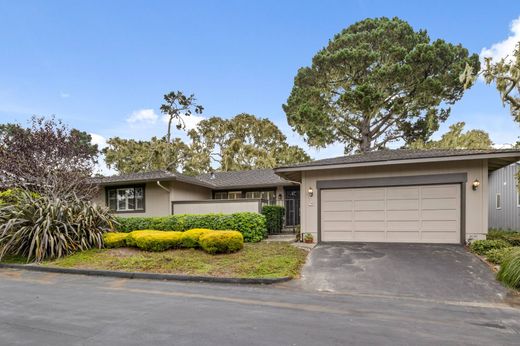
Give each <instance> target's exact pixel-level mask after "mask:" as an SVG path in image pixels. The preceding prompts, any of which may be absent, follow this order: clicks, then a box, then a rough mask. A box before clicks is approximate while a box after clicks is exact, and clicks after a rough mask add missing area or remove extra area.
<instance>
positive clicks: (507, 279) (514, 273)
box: [497, 249, 520, 289]
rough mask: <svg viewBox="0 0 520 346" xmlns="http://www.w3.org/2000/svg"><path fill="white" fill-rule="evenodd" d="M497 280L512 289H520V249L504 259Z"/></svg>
mask: <svg viewBox="0 0 520 346" xmlns="http://www.w3.org/2000/svg"><path fill="white" fill-rule="evenodd" d="M497 279H498V280H500V281H502V282H503V283H504V284H505V285H507V286H509V287H512V288H516V289H518V288H520V249H517V250H515V251H512V252H511V253H510V254H509V255H508V256H507V257H506V258H504V260H503V262H502V265H501V266H500V270H499V271H498V273H497Z"/></svg>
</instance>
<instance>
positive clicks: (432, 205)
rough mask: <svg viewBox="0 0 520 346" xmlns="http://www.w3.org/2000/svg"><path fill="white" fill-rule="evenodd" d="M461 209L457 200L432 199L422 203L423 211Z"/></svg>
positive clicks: (424, 200)
mask: <svg viewBox="0 0 520 346" xmlns="http://www.w3.org/2000/svg"><path fill="white" fill-rule="evenodd" d="M458 207H459V201H458V200H457V199H456V198H434V199H433V198H431V199H423V200H422V203H421V208H422V209H423V210H425V209H426V210H427V209H438V210H443V209H444V210H445V209H454V210H455V209H457V208H458Z"/></svg>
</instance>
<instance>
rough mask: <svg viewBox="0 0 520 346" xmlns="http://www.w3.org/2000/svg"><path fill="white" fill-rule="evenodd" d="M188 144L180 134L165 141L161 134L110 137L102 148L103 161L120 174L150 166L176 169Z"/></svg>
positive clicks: (182, 159)
mask: <svg viewBox="0 0 520 346" xmlns="http://www.w3.org/2000/svg"><path fill="white" fill-rule="evenodd" d="M188 151H189V148H188V146H187V145H186V144H185V143H184V142H182V140H181V139H180V138H175V139H174V140H173V142H171V143H170V142H167V141H166V139H165V138H157V137H152V139H151V140H149V141H138V140H134V139H123V138H119V137H113V138H110V139H109V140H108V141H107V147H106V148H104V149H103V150H102V152H103V154H104V155H105V163H106V164H107V166H108V167H109V168H113V169H115V170H117V171H118V172H119V173H121V174H126V173H137V172H147V171H154V170H169V171H177V170H179V169H182V167H183V165H184V160H185V157H186V155H187V154H188Z"/></svg>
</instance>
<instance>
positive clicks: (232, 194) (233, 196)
mask: <svg viewBox="0 0 520 346" xmlns="http://www.w3.org/2000/svg"><path fill="white" fill-rule="evenodd" d="M240 198H242V192H240V191H232V192H229V193H228V199H240Z"/></svg>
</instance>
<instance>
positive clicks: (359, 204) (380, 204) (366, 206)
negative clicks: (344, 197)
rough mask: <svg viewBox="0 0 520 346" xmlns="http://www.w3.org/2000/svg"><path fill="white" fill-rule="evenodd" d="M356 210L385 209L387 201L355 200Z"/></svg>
mask: <svg viewBox="0 0 520 346" xmlns="http://www.w3.org/2000/svg"><path fill="white" fill-rule="evenodd" d="M354 210H356V211H358V210H360V211H361V210H380V211H384V210H385V201H384V200H378V201H355V202H354Z"/></svg>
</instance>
